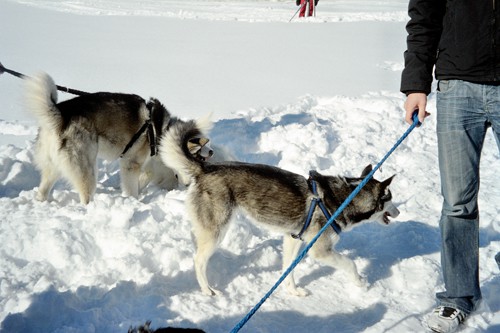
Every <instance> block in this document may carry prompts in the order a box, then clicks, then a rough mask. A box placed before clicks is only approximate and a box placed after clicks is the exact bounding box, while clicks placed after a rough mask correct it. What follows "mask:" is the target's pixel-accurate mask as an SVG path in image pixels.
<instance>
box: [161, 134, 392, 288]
mask: <svg viewBox="0 0 500 333" xmlns="http://www.w3.org/2000/svg"><path fill="white" fill-rule="evenodd" d="M199 135H200V133H198V132H197V131H196V130H195V129H193V128H190V127H189V126H186V125H185V124H176V126H173V127H172V128H171V129H170V130H169V132H168V133H166V135H165V136H164V137H163V138H162V140H161V141H160V147H159V155H160V157H161V158H162V159H163V162H164V163H165V164H166V165H167V166H170V167H171V168H173V169H175V170H182V172H183V173H184V174H187V175H190V176H191V184H190V186H189V188H188V197H187V200H186V205H187V208H188V213H189V214H190V218H191V222H192V226H193V234H194V237H195V242H196V253H195V257H194V267H195V271H196V277H197V280H198V283H199V285H200V287H201V290H202V292H203V293H204V294H207V295H214V294H218V293H219V292H218V291H217V290H215V289H214V288H212V287H211V286H210V285H209V283H208V280H207V274H206V270H207V265H208V261H209V259H210V257H211V256H212V254H213V253H214V251H215V250H216V247H217V245H218V243H219V241H220V240H222V238H223V236H224V234H225V232H226V230H227V228H228V223H229V222H230V219H231V217H232V215H233V214H234V212H235V210H236V209H237V208H240V209H242V210H243V212H244V213H246V214H247V215H249V216H250V217H252V218H253V219H254V220H255V222H258V223H261V224H264V225H266V226H268V227H270V228H272V229H273V230H278V231H280V232H282V233H283V234H284V242H283V269H286V268H288V267H289V265H290V264H291V262H292V261H293V260H294V259H295V258H296V256H297V254H298V251H299V249H300V245H301V241H300V239H296V238H294V237H292V236H291V235H292V234H297V233H299V231H301V230H302V228H303V226H304V223H305V222H306V219H307V216H308V211H309V207H310V204H311V200H312V199H314V198H319V199H320V200H321V201H322V203H323V204H324V206H325V207H326V209H327V210H328V211H329V212H330V214H332V213H333V212H335V210H336V209H337V208H338V207H339V206H340V205H341V204H342V202H343V201H344V200H345V199H346V198H347V197H348V196H349V194H350V193H351V192H352V191H353V190H354V189H355V188H356V187H357V185H359V183H360V182H361V181H362V180H363V178H364V177H365V176H366V175H367V174H368V173H370V172H371V170H372V167H371V165H369V166H368V167H366V168H365V170H363V172H362V174H361V177H360V178H347V177H339V176H337V177H334V176H323V175H321V174H319V173H317V172H312V173H311V179H310V180H308V179H306V178H304V177H303V176H301V175H298V174H295V173H292V172H289V171H286V170H283V169H280V168H277V167H273V166H269V165H262V164H249V163H241V162H221V163H204V162H203V161H200V160H198V159H195V158H193V156H192V155H191V154H190V153H189V147H190V146H191V145H193V144H194V143H195V142H192V140H191V138H198V137H199ZM393 177H394V176H392V177H390V178H388V179H386V180H384V181H382V182H380V181H377V180H375V179H371V180H370V181H369V182H367V184H366V185H365V186H364V187H363V189H362V190H361V191H360V193H359V194H358V195H357V196H356V197H355V198H354V199H353V201H352V202H351V203H350V204H349V205H348V206H347V208H346V209H344V211H343V212H342V214H341V215H340V216H339V217H338V218H337V220H336V223H337V225H338V226H339V228H340V229H341V230H348V229H349V228H350V227H352V226H354V225H357V224H359V223H360V222H362V221H365V220H372V221H379V222H381V223H383V224H388V223H389V217H392V218H395V217H397V216H398V215H399V211H398V209H397V208H396V207H395V206H394V205H393V204H392V202H391V199H392V196H391V192H390V191H389V188H388V186H389V185H390V183H391V181H392V179H393ZM312 181H314V183H315V184H316V186H314V188H316V192H317V194H314V193H313V190H312V188H313V185H312ZM326 222H327V219H326V218H325V216H324V215H323V213H322V211H321V210H319V209H317V210H316V211H314V213H313V215H312V219H311V221H310V224H309V226H308V228H307V229H305V230H304V231H303V232H301V238H302V239H303V240H304V241H306V242H309V241H311V240H312V238H314V236H315V235H316V234H317V233H318V231H319V230H320V229H321V228H322V227H323V226H324V225H325V224H326ZM337 239H338V237H337V234H336V232H335V231H334V230H333V229H331V228H328V229H327V230H326V231H325V232H324V233H323V234H322V235H321V236H320V237H319V239H318V240H317V242H316V243H315V244H314V246H313V247H312V248H311V252H310V253H311V256H312V257H313V258H315V259H317V260H319V261H320V262H322V263H325V264H327V265H330V266H332V267H334V268H340V269H343V270H345V271H346V272H347V273H348V274H349V275H350V277H351V278H352V280H353V282H354V283H355V284H357V285H359V286H362V285H363V284H364V282H363V280H362V278H361V277H360V275H359V274H358V272H357V269H356V265H355V263H354V262H353V261H352V260H351V259H349V258H347V257H345V256H342V255H340V254H339V253H337V252H335V251H334V250H333V245H334V243H335V241H336V240H337ZM285 287H286V289H287V290H288V291H289V292H290V293H291V294H293V295H297V296H305V295H306V294H307V292H306V291H305V290H303V289H301V288H297V286H296V285H295V281H294V278H293V275H292V274H290V275H289V276H288V277H287V279H286V280H285Z"/></svg>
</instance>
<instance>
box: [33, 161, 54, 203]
mask: <svg viewBox="0 0 500 333" xmlns="http://www.w3.org/2000/svg"><path fill="white" fill-rule="evenodd" d="M40 174H41V177H40V178H41V179H40V185H39V186H38V192H37V194H36V199H37V200H39V201H46V200H47V199H48V198H49V194H50V190H51V189H52V187H53V186H54V184H55V182H56V181H57V179H58V178H59V172H58V170H57V168H56V166H54V165H46V166H44V167H43V168H40Z"/></svg>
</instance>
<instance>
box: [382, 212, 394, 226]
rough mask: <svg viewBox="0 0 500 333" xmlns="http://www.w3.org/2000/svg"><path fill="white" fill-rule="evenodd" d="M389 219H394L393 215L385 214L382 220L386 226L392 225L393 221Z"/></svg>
mask: <svg viewBox="0 0 500 333" xmlns="http://www.w3.org/2000/svg"><path fill="white" fill-rule="evenodd" d="M389 217H392V216H391V214H390V213H389V212H385V213H384V216H383V218H382V220H383V221H384V223H385V224H389V223H391V219H390V218H389Z"/></svg>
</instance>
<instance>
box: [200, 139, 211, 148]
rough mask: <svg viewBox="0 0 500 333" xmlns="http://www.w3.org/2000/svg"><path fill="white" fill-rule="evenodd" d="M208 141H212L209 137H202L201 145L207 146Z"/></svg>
mask: <svg viewBox="0 0 500 333" xmlns="http://www.w3.org/2000/svg"><path fill="white" fill-rule="evenodd" d="M208 141H210V139H209V138H200V146H202V147H203V146H205V145H206V144H207V143H208Z"/></svg>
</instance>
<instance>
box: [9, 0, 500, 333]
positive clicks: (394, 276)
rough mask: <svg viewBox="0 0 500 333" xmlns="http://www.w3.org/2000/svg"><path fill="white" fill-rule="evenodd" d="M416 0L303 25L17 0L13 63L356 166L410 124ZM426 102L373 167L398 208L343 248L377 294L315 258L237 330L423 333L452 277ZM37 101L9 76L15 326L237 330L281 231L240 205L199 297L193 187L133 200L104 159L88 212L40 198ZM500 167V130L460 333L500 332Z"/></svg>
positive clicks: (159, 5)
mask: <svg viewBox="0 0 500 333" xmlns="http://www.w3.org/2000/svg"><path fill="white" fill-rule="evenodd" d="M406 6H407V1H406V0H405V1H403V0H380V1H375V0H350V1H347V0H345V1H343V0H331V1H328V0H321V1H320V2H319V5H318V7H317V16H316V17H315V18H308V19H302V20H299V19H298V18H294V19H293V20H292V21H291V22H289V20H290V18H291V17H292V15H293V14H294V13H295V11H296V9H297V7H296V6H295V4H294V1H276V0H275V1H250V0H247V1H244V0H240V1H222V0H219V1H216V0H205V1H204V0H198V1H196V0H182V1H181V0H161V1H160V0H122V1H118V0H71V1H70V0H36V1H35V0H4V1H1V2H0V31H2V33H1V34H0V45H2V52H1V55H0V62H2V64H3V65H4V66H5V67H7V68H10V69H13V70H16V71H19V72H22V73H25V74H27V75H32V74H34V73H36V72H37V71H46V72H48V73H49V74H50V75H52V76H53V77H54V79H55V80H56V82H57V83H58V84H59V85H63V86H68V87H71V88H75V89H79V90H84V91H123V92H133V93H137V94H139V95H142V96H144V97H145V98H148V97H149V96H154V97H157V98H159V99H160V100H161V101H162V102H163V103H164V104H165V105H166V106H167V107H168V108H169V110H170V111H171V112H172V113H173V114H174V115H177V116H179V117H182V118H185V119H188V118H195V117H202V116H205V115H206V114H208V113H210V112H213V114H214V116H213V120H214V127H213V129H212V131H211V133H210V138H211V140H212V142H213V144H215V145H217V146H221V147H224V148H225V149H227V150H229V151H230V152H231V153H233V154H234V155H235V156H236V157H237V158H238V159H239V160H242V161H248V162H258V163H267V164H271V165H276V166H279V167H281V168H284V169H287V170H290V171H293V172H296V173H300V174H303V175H307V173H308V171H309V170H311V169H314V170H317V171H319V172H321V173H326V174H342V175H348V176H358V175H359V174H360V172H361V171H362V169H363V168H364V167H365V166H366V165H367V164H369V163H372V164H376V163H378V161H379V160H380V159H381V158H382V157H383V156H384V155H385V153H386V152H387V151H389V149H391V148H392V146H393V145H394V143H395V142H396V141H397V139H398V138H399V137H400V136H401V135H402V134H403V133H404V131H405V130H406V129H407V128H408V125H407V124H405V123H404V121H403V110H402V104H403V102H404V98H403V97H404V96H403V95H402V94H400V93H399V92H398V90H399V78H400V75H401V70H402V67H403V63H402V61H403V60H402V53H403V51H404V49H405V35H406V33H405V30H404V26H405V22H406V20H407V16H406ZM70 97H71V96H69V95H65V94H63V93H60V99H64V98H70ZM428 109H429V111H430V112H431V113H432V114H433V115H432V116H431V117H429V118H428V120H426V122H425V123H424V125H423V126H421V127H419V128H417V129H415V130H414V131H413V132H412V133H411V134H410V136H409V137H408V138H407V139H406V140H405V141H404V142H403V143H402V145H401V146H400V147H399V148H398V149H397V150H396V151H395V152H394V153H393V154H392V155H391V156H390V157H389V159H388V160H387V161H386V162H385V164H384V165H383V167H382V168H381V170H380V171H379V172H377V173H376V174H375V177H376V178H378V179H385V178H387V177H390V176H392V175H393V174H396V178H395V179H394V181H393V183H392V185H391V190H392V193H393V197H394V201H395V203H396V204H397V205H398V208H399V210H400V211H401V215H400V216H399V217H398V218H397V219H395V220H394V221H393V222H392V223H391V224H390V225H388V226H382V225H379V224H375V223H372V224H365V225H362V226H360V227H358V228H355V229H353V230H352V231H349V232H346V233H344V234H342V236H341V240H340V242H339V243H338V244H337V246H336V249H337V250H338V251H339V252H341V253H343V254H345V255H347V256H349V257H350V258H352V259H353V260H354V261H355V262H356V264H357V266H358V268H359V270H360V272H361V274H362V275H363V276H365V277H366V279H367V281H368V282H369V284H370V287H369V288H368V290H362V289H359V288H357V287H356V286H355V285H354V284H353V283H351V282H350V281H349V280H348V278H347V277H346V276H345V275H344V274H343V273H342V272H337V271H335V270H333V269H331V268H328V267H325V266H322V265H320V264H318V263H317V262H315V261H313V260H312V259H310V258H308V257H307V256H306V258H305V259H304V260H303V261H302V262H301V263H300V264H299V265H298V266H297V268H296V269H295V272H296V273H295V274H296V277H297V281H298V284H299V285H300V286H302V287H304V288H306V289H307V290H308V291H309V292H310V295H309V296H307V297H303V298H300V297H292V296H289V295H288V294H287V293H286V292H285V291H284V290H282V289H281V288H278V290H277V291H276V292H275V293H273V294H272V295H271V297H270V298H269V299H268V300H267V301H266V302H265V303H264V305H263V306H262V307H261V309H260V310H259V311H258V312H257V313H256V314H255V315H254V316H253V317H252V318H251V319H250V321H249V322H248V323H247V324H246V325H245V326H244V327H243V329H242V331H243V332H291V333H293V332H313V331H314V332H332V331H335V332H353V333H354V332H366V333H369V332H423V331H425V322H424V319H425V316H426V315H427V314H428V313H429V311H430V310H431V309H432V308H433V306H434V293H435V292H436V291H439V290H442V288H443V281H442V277H441V274H440V264H439V229H438V219H439V213H440V209H441V198H440V194H439V187H440V184H439V172H438V168H437V149H436V138H435V117H434V114H435V100H434V95H431V96H430V101H429V107H428ZM24 110H25V108H24V101H23V82H22V80H20V79H18V78H15V77H13V76H11V75H9V74H3V75H1V76H0V212H1V215H2V220H1V223H0V323H1V324H0V327H1V328H0V330H1V332H6V333H7V332H9V333H12V332H44V333H49V332H57V333H61V332H65V333H66V332H70V333H73V332H74V333H76V332H78V333H80V332H126V331H127V330H128V328H129V327H130V326H138V325H141V324H144V322H146V321H147V320H151V321H152V326H153V327H156V328H159V327H165V326H177V327H198V328H201V329H204V330H205V331H207V332H229V331H230V330H231V329H232V328H233V327H234V326H235V325H236V324H237V323H238V322H239V321H240V320H241V318H243V317H244V316H245V315H246V313H247V312H248V311H249V310H250V309H251V308H252V307H253V306H254V305H255V304H256V303H257V302H258V301H259V300H260V299H261V298H262V297H263V296H264V294H265V293H266V292H267V291H268V290H269V289H270V288H271V287H272V285H273V284H274V283H275V282H276V281H277V280H278V278H279V277H280V274H281V272H280V270H281V240H280V237H279V235H278V234H276V233H274V232H271V231H267V230H264V229H261V228H259V227H257V226H255V225H252V224H250V223H248V220H247V218H246V217H245V216H243V215H238V216H237V217H236V218H235V221H234V222H235V223H234V224H233V225H232V227H231V228H230V230H229V232H228V234H227V237H226V238H225V240H224V241H223V242H222V244H221V248H220V249H219V250H218V251H217V252H216V254H215V255H214V256H213V258H212V259H211V262H210V267H209V272H208V273H209V279H210V281H212V283H213V284H214V286H215V287H216V288H217V289H219V290H222V291H223V294H222V295H220V296H217V297H208V296H204V295H202V294H201V292H200V291H199V288H198V285H197V283H196V279H195V276H194V271H193V263H192V255H193V251H194V247H193V244H192V240H191V234H190V224H189V221H188V220H187V217H186V215H185V211H184V200H185V196H186V191H185V189H182V188H181V189H177V190H172V191H169V192H167V191H165V190H162V189H160V188H157V187H155V186H149V187H147V188H146V190H145V191H144V192H143V194H142V195H141V197H140V198H139V200H136V199H133V198H128V197H123V196H122V195H121V193H120V189H119V174H118V166H117V163H116V162H105V161H100V162H99V164H98V166H99V185H98V189H97V193H96V195H95V198H94V200H93V201H92V202H91V203H90V204H89V205H87V206H82V205H81V204H79V199H78V195H77V194H76V192H74V191H73V190H72V189H71V188H70V187H69V186H68V185H67V184H65V183H63V182H60V183H57V184H56V187H55V190H54V194H53V200H51V201H49V202H38V201H36V200H34V197H35V193H36V190H37V186H38V182H39V175H38V172H37V171H36V169H35V167H34V163H33V143H34V138H35V135H36V131H37V126H36V123H35V121H34V119H33V118H32V117H31V116H30V115H29V114H27V113H26V112H25V111H24ZM499 159H500V156H499V151H498V149H497V147H496V143H495V140H494V138H493V135H492V134H491V133H489V134H488V136H487V138H486V142H485V146H484V153H483V156H482V164H481V175H482V178H481V192H480V197H479V203H480V208H481V230H480V260H481V262H480V264H481V270H480V280H481V284H482V291H483V297H484V301H483V303H482V305H481V307H480V309H479V310H478V311H477V312H476V313H474V314H473V315H472V316H471V317H470V318H469V319H468V321H467V322H466V325H465V327H464V328H463V329H462V330H461V332H488V333H491V332H500V299H499V298H498V295H499V293H500V275H499V269H498V266H497V265H496V263H495V261H494V256H495V254H496V253H497V252H499V251H500V224H499V221H498V215H499V213H500V212H499V208H498V206H497V204H498V202H499V200H500V187H498V186H495V185H496V184H495V180H498V176H495V170H496V169H498V163H499Z"/></svg>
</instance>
